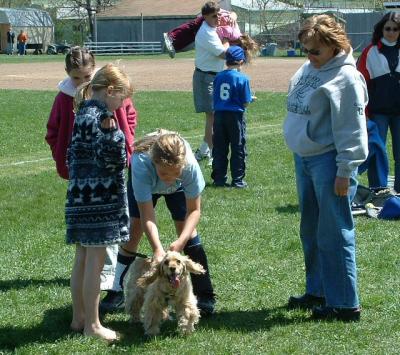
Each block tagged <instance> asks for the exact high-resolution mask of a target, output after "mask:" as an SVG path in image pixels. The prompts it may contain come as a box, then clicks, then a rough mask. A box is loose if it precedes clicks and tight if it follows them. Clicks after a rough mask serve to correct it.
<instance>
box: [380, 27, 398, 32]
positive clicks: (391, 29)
mask: <svg viewBox="0 0 400 355" xmlns="http://www.w3.org/2000/svg"><path fill="white" fill-rule="evenodd" d="M383 29H384V30H385V31H386V32H399V28H398V27H384V28H383Z"/></svg>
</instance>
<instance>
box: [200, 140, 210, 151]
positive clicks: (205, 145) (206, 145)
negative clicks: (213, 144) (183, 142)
mask: <svg viewBox="0 0 400 355" xmlns="http://www.w3.org/2000/svg"><path fill="white" fill-rule="evenodd" d="M209 151H210V148H209V147H208V144H207V142H205V141H203V143H201V146H200V152H201V154H207V153H208V152H209Z"/></svg>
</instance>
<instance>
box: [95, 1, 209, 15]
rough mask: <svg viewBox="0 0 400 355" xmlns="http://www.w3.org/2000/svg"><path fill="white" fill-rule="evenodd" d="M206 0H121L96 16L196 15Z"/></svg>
mask: <svg viewBox="0 0 400 355" xmlns="http://www.w3.org/2000/svg"><path fill="white" fill-rule="evenodd" d="M205 2H206V0H184V1H182V0H121V1H120V2H118V3H117V4H116V5H115V6H113V7H111V8H108V9H106V10H105V11H104V12H101V13H99V14H97V16H98V17H140V16H193V17H194V16H196V15H198V14H199V13H200V12H201V8H202V6H203V5H204V4H205Z"/></svg>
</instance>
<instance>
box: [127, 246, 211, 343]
mask: <svg viewBox="0 0 400 355" xmlns="http://www.w3.org/2000/svg"><path fill="white" fill-rule="evenodd" d="M205 272H206V271H205V270H204V268H203V267H202V266H201V265H200V264H198V263H195V262H193V261H192V260H191V259H189V258H188V257H187V256H184V255H182V254H180V253H178V252H174V251H168V252H167V253H166V254H165V256H164V258H163V259H162V260H161V262H159V263H156V262H152V261H151V259H149V258H148V259H144V258H136V259H135V261H134V262H133V263H132V265H131V267H130V268H129V271H128V275H127V277H126V283H125V286H124V290H125V291H124V292H125V311H126V313H128V314H129V315H130V316H131V321H133V322H138V321H140V320H141V321H142V323H143V326H144V330H145V334H146V335H147V336H155V335H157V334H159V333H160V324H161V322H162V321H163V320H166V319H167V318H168V316H169V313H168V306H172V307H174V308H175V312H176V316H177V319H178V330H179V332H180V333H181V334H189V333H192V332H193V331H194V326H195V324H197V323H198V322H199V319H200V311H199V309H198V308H197V298H196V296H195V295H194V294H193V287H192V282H191V280H190V274H189V273H193V274H204V273H205ZM141 311H142V313H143V317H142V319H141V317H140V315H141V314H140V313H141Z"/></svg>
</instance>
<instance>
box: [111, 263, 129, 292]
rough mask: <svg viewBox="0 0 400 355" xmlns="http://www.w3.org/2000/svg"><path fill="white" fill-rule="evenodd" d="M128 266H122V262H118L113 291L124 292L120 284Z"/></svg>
mask: <svg viewBox="0 0 400 355" xmlns="http://www.w3.org/2000/svg"><path fill="white" fill-rule="evenodd" d="M125 268H126V265H124V264H121V263H120V262H117V266H116V267H115V275H114V281H113V285H112V290H113V291H117V292H118V291H122V287H121V285H120V283H119V281H120V279H121V275H122V273H123V272H124V271H125Z"/></svg>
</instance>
